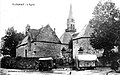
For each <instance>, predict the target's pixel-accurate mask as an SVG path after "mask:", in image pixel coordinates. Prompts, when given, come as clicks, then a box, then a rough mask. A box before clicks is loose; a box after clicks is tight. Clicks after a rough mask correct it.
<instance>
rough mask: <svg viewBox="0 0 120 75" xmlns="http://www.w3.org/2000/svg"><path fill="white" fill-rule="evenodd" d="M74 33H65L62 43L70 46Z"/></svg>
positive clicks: (61, 39) (61, 38)
mask: <svg viewBox="0 0 120 75" xmlns="http://www.w3.org/2000/svg"><path fill="white" fill-rule="evenodd" d="M72 35H73V32H64V33H63V35H62V36H61V37H60V41H61V43H65V44H69V42H70V40H71V39H72Z"/></svg>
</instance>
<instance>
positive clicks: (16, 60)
mask: <svg viewBox="0 0 120 75" xmlns="http://www.w3.org/2000/svg"><path fill="white" fill-rule="evenodd" d="M1 67H2V68H9V69H35V70H37V69H38V68H39V60H38V58H25V57H4V58H2V60H1Z"/></svg>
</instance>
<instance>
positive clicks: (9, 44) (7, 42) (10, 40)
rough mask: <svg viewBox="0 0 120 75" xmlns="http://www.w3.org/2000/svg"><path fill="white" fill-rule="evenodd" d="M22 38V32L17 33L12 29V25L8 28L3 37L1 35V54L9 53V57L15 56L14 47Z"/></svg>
mask: <svg viewBox="0 0 120 75" xmlns="http://www.w3.org/2000/svg"><path fill="white" fill-rule="evenodd" d="M23 38H24V34H22V33H20V32H19V33H17V31H16V30H14V27H11V28H8V30H7V31H6V34H5V36H4V37H2V39H1V40H2V41H3V42H4V44H3V47H2V54H3V55H10V56H11V57H15V56H16V47H17V45H18V44H19V42H20V41H21V40H22V39H23Z"/></svg>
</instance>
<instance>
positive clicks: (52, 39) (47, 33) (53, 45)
mask: <svg viewBox="0 0 120 75" xmlns="http://www.w3.org/2000/svg"><path fill="white" fill-rule="evenodd" d="M29 33H30V35H31V36H26V37H25V39H23V41H22V43H21V44H20V45H19V47H18V48H17V50H16V56H22V57H25V56H27V57H48V56H51V57H54V58H56V57H60V56H61V44H60V40H59V38H58V37H57V35H56V33H55V31H53V30H52V28H51V27H50V26H49V25H47V26H45V27H42V28H40V29H39V30H37V29H30V32H29ZM29 37H30V38H31V42H29V40H28V38H29ZM29 43H30V46H28V45H29ZM24 44H25V45H24ZM29 47H30V50H29V49H28V48H29Z"/></svg>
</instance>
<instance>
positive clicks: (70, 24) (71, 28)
mask: <svg viewBox="0 0 120 75" xmlns="http://www.w3.org/2000/svg"><path fill="white" fill-rule="evenodd" d="M65 31H66V32H76V29H75V20H74V19H73V17H72V5H70V10H69V16H68V19H67V29H66V30H65Z"/></svg>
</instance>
